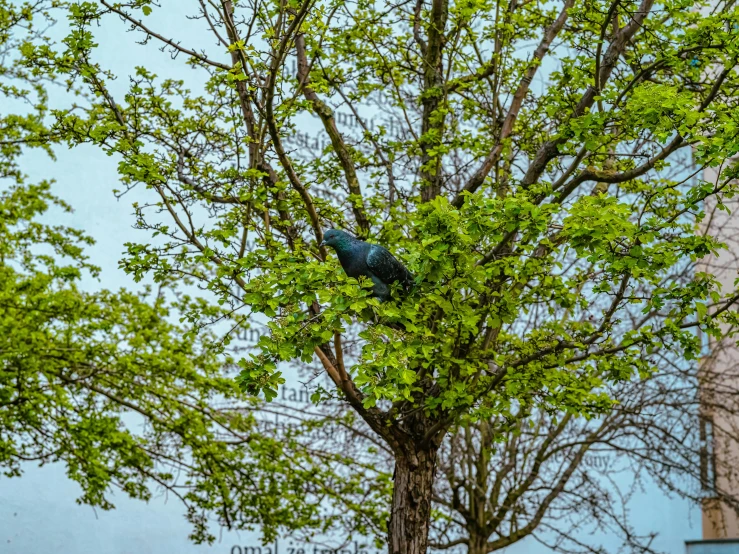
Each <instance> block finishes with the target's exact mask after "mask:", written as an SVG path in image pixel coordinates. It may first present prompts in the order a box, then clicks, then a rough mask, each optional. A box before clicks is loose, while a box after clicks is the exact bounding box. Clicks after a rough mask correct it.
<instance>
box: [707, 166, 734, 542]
mask: <svg viewBox="0 0 739 554" xmlns="http://www.w3.org/2000/svg"><path fill="white" fill-rule="evenodd" d="M703 178H704V179H705V180H706V181H709V182H712V183H717V182H718V178H719V177H718V173H717V171H716V170H715V169H707V170H705V172H704V175H703ZM727 207H728V208H729V209H730V213H727V212H726V211H723V210H720V209H718V208H717V206H716V201H715V199H713V198H712V199H710V200H707V201H706V203H705V211H706V218H705V219H704V220H703V221H702V222H701V223H700V228H701V230H702V231H703V232H706V231H708V232H709V233H710V234H711V235H713V236H715V237H716V238H718V239H719V240H720V241H722V242H724V243H726V245H727V247H728V248H727V249H726V250H722V251H721V253H720V255H719V256H711V257H707V258H705V259H703V260H701V261H700V262H699V263H698V264H697V267H696V270H697V271H705V272H709V273H711V274H713V275H715V276H716V277H717V279H718V280H719V282H720V283H721V285H722V294H723V295H729V294H731V293H732V291H734V290H736V289H737V288H739V286H738V285H737V283H736V280H737V277H739V199H732V201H731V202H729V203H727ZM737 306H738V307H739V304H737ZM714 310H715V308H714V309H713V310H709V311H714ZM730 330H731V329H729V328H724V331H727V332H728V331H730ZM706 338H707V337H706ZM737 338H739V337H734V338H729V339H725V340H723V341H720V342H719V341H715V340H713V339H708V340H706V341H704V356H703V357H702V359H701V362H700V364H701V365H700V370H701V384H700V401H701V429H700V430H701V439H702V441H703V455H702V456H701V476H702V479H701V480H702V487H703V490H704V495H705V496H704V500H703V506H702V512H703V517H702V520H703V538H704V539H725V538H739V513H738V511H737V510H738V508H739V507H738V506H737V505H736V504H733V505H732V502H731V501H730V500H726V498H727V497H733V498H739V348H738V347H737V346H736V342H737ZM722 497H723V498H722Z"/></svg>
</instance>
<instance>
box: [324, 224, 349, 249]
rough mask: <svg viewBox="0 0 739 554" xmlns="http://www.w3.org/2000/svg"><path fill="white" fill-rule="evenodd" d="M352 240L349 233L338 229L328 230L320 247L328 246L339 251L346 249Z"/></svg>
mask: <svg viewBox="0 0 739 554" xmlns="http://www.w3.org/2000/svg"><path fill="white" fill-rule="evenodd" d="M353 238H354V237H352V236H351V235H350V234H349V233H345V232H344V231H341V230H339V229H329V230H328V231H326V232H325V233H324V234H323V242H322V243H321V246H330V247H331V248H333V249H334V250H341V249H342V248H346V247H348V246H349V244H350V243H351V241H352V239H353Z"/></svg>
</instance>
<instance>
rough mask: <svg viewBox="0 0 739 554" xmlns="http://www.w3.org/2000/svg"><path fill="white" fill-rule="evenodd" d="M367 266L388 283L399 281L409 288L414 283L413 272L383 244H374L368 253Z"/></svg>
mask: <svg viewBox="0 0 739 554" xmlns="http://www.w3.org/2000/svg"><path fill="white" fill-rule="evenodd" d="M367 267H368V268H369V269H370V271H372V273H374V274H375V275H376V276H377V277H378V278H379V279H380V280H381V281H382V282H383V283H385V284H386V285H390V284H392V283H394V282H395V281H399V282H400V283H401V284H402V285H403V286H404V287H406V288H407V287H410V286H411V284H413V276H412V275H411V273H410V272H409V271H408V270H407V269H406V267H405V266H404V265H403V264H402V263H400V262H399V261H398V260H397V259H396V258H395V256H393V255H392V254H391V253H390V252H388V251H387V250H386V249H385V248H383V247H382V246H378V245H376V244H373V245H372V246H371V247H370V249H369V252H368V253H367Z"/></svg>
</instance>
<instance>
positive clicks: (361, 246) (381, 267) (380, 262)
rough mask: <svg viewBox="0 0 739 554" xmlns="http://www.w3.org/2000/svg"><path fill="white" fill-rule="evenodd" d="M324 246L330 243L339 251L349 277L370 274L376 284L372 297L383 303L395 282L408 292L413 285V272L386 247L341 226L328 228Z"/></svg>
mask: <svg viewBox="0 0 739 554" xmlns="http://www.w3.org/2000/svg"><path fill="white" fill-rule="evenodd" d="M321 246H330V247H331V248H333V249H334V250H335V251H336V255H337V256H338V257H339V262H340V263H341V267H343V268H344V271H345V272H346V274H347V275H348V276H349V277H354V278H355V279H356V278H357V277H359V276H360V275H364V276H365V277H369V278H370V279H371V280H372V283H373V287H372V290H373V293H372V296H374V297H375V298H379V299H380V301H381V302H385V301H387V300H390V285H392V284H393V283H395V282H398V283H400V285H401V287H402V288H403V289H404V290H405V291H406V292H408V291H409V290H410V289H411V286H412V285H413V275H411V273H410V272H409V271H408V270H407V269H406V267H405V266H404V265H403V264H402V263H400V262H399V261H398V260H397V259H395V256H393V255H392V254H391V253H390V252H388V251H387V249H385V248H383V247H382V246H379V245H377V244H370V243H368V242H364V241H363V240H359V239H357V238H354V237H353V236H351V235H350V234H349V233H345V232H344V231H340V230H338V229H329V230H328V231H326V233H325V234H324V235H323V242H322V243H321Z"/></svg>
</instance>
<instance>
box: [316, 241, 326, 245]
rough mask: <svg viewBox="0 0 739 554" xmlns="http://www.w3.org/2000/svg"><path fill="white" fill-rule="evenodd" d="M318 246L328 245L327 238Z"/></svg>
mask: <svg viewBox="0 0 739 554" xmlns="http://www.w3.org/2000/svg"><path fill="white" fill-rule="evenodd" d="M318 246H326V241H325V240H322V241H321V244H319V245H318Z"/></svg>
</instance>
